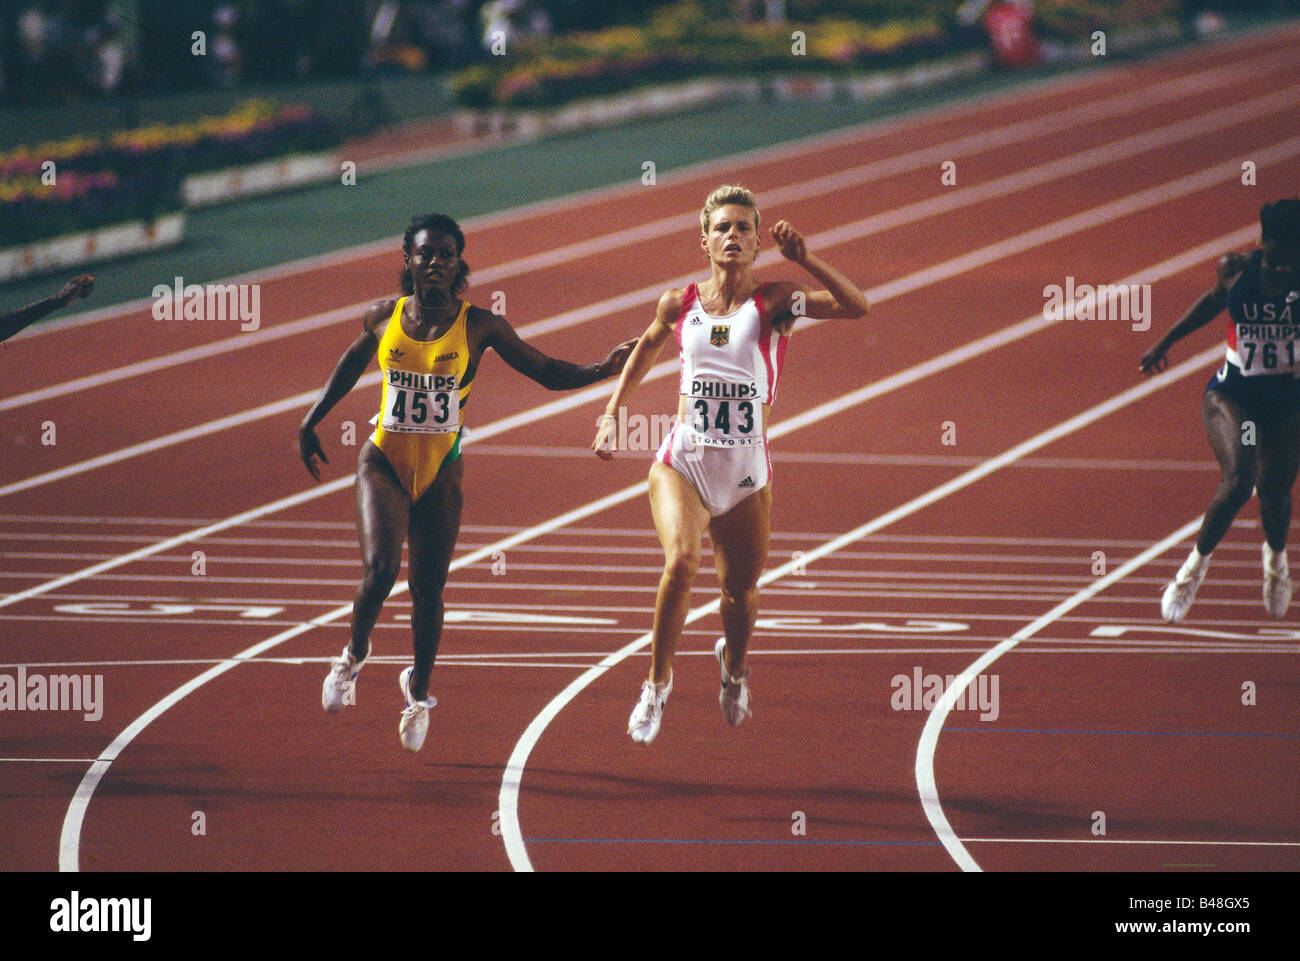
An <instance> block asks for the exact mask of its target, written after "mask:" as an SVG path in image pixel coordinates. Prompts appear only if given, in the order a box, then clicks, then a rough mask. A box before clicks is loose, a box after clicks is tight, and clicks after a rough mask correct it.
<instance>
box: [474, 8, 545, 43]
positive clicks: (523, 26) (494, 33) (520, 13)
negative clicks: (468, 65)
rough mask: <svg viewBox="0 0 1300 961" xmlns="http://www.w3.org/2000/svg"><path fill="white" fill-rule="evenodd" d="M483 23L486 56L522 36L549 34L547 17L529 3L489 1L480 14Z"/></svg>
mask: <svg viewBox="0 0 1300 961" xmlns="http://www.w3.org/2000/svg"><path fill="white" fill-rule="evenodd" d="M479 19H480V20H481V21H482V23H483V49H484V50H486V51H487V52H488V53H493V51H494V50H498V51H499V50H501V49H502V45H503V44H504V49H505V50H506V51H509V49H510V44H512V43H513V42H515V41H516V40H521V39H523V38H524V37H546V36H550V33H551V18H550V15H549V14H548V13H547V12H546V11H545V10H543V9H542V8H541V7H540V6H538V5H537V4H535V3H532V2H530V0H490V2H489V3H485V4H484V5H483V8H482V9H481V10H480V11H479Z"/></svg>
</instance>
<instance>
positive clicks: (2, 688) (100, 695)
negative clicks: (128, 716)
mask: <svg viewBox="0 0 1300 961" xmlns="http://www.w3.org/2000/svg"><path fill="white" fill-rule="evenodd" d="M0 711H81V712H82V714H83V716H84V717H85V719H86V720H87V721H98V720H99V719H100V718H102V717H103V716H104V675H103V674H29V673H28V672H27V668H26V667H19V668H18V674H17V676H16V677H15V676H14V675H13V674H0Z"/></svg>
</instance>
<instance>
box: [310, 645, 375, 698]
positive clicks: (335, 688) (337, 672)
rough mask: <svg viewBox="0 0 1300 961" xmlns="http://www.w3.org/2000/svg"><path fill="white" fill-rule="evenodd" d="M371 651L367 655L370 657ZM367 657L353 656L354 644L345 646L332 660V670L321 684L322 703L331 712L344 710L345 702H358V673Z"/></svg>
mask: <svg viewBox="0 0 1300 961" xmlns="http://www.w3.org/2000/svg"><path fill="white" fill-rule="evenodd" d="M369 656H370V655H369V653H367V654H366V657H369ZM365 663H366V658H365V657H363V658H362V659H361V660H359V661H358V660H357V659H356V658H354V657H353V656H352V645H351V643H349V644H348V646H347V647H345V648H343V653H342V654H341V655H339V656H338V657H336V658H334V660H332V661H330V672H329V673H328V674H326V675H325V683H324V684H323V685H321V691H320V703H321V706H322V707H323V708H325V710H327V711H329V712H330V713H331V714H337V713H338V712H339V711H341V710H343V706H344V705H345V704H355V703H357V674H359V673H360V672H361V666H362V665H363V664H365Z"/></svg>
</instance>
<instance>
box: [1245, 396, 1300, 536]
mask: <svg viewBox="0 0 1300 961" xmlns="http://www.w3.org/2000/svg"><path fill="white" fill-rule="evenodd" d="M1258 440H1259V445H1258V446H1257V447H1256V448H1255V466H1256V471H1257V476H1258V480H1257V483H1258V486H1259V520H1260V526H1261V527H1263V528H1264V539H1265V540H1266V541H1268V546H1269V547H1270V548H1272V549H1273V550H1274V551H1281V550H1282V549H1283V548H1285V547H1286V541H1287V534H1288V532H1289V529H1290V527H1291V488H1292V487H1293V486H1294V485H1295V478H1296V471H1297V468H1300V414H1289V415H1286V416H1279V417H1277V418H1276V419H1275V420H1273V421H1271V422H1270V423H1269V424H1268V425H1267V429H1265V430H1263V431H1260V433H1259V437H1258Z"/></svg>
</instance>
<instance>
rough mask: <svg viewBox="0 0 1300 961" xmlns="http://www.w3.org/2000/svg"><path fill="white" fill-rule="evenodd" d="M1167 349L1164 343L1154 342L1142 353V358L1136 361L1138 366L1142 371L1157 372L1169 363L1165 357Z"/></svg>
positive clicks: (1145, 372) (1147, 372)
mask: <svg viewBox="0 0 1300 961" xmlns="http://www.w3.org/2000/svg"><path fill="white" fill-rule="evenodd" d="M1168 350H1169V348H1168V347H1166V346H1165V345H1164V344H1156V345H1155V346H1154V347H1152V348H1151V349H1150V350H1148V351H1147V352H1146V353H1145V354H1143V355H1142V359H1141V360H1140V361H1138V367H1139V368H1141V370H1142V373H1144V374H1158V373H1160V371H1162V370H1164V369H1165V367H1166V366H1167V365H1168V363H1169V361H1168V359H1167V358H1166V357H1165V354H1166V353H1167V352H1168Z"/></svg>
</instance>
